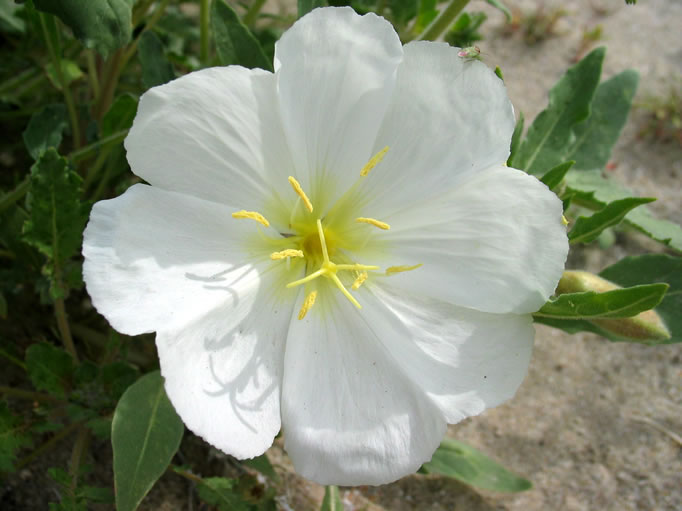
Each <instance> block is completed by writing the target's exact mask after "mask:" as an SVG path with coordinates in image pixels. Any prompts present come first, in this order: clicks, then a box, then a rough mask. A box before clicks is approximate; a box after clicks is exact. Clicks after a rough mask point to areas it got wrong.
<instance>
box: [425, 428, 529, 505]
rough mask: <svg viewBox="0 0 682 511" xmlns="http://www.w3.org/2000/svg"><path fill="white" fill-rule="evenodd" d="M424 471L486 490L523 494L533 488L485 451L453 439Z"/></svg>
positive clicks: (449, 440) (446, 443) (441, 446)
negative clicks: (521, 492)
mask: <svg viewBox="0 0 682 511" xmlns="http://www.w3.org/2000/svg"><path fill="white" fill-rule="evenodd" d="M422 470H423V471H424V472H426V473H430V474H441V475H444V476H447V477H452V478H454V479H457V480H458V481H461V482H463V483H466V484H470V485H471V486H474V487H476V488H484V489H486V490H493V491H500V492H520V491H525V490H528V489H530V488H531V487H532V484H531V483H530V481H528V480H527V479H524V478H523V477H520V476H517V475H516V474H514V473H513V472H510V471H509V470H507V469H506V468H504V467H503V466H502V465H500V464H499V463H497V462H496V461H493V460H492V459H490V458H489V457H487V456H486V455H485V454H483V453H482V452H480V451H478V450H476V449H474V448H473V447H471V446H470V445H467V444H465V443H462V442H458V441H457V440H453V439H450V438H446V439H445V440H443V442H442V443H441V444H440V447H439V448H438V449H437V450H436V452H435V453H433V457H432V458H431V461H429V462H428V463H425V464H424V465H423V466H422Z"/></svg>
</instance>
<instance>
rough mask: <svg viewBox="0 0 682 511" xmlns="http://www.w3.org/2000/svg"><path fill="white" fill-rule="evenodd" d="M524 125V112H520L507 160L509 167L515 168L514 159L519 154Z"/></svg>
mask: <svg viewBox="0 0 682 511" xmlns="http://www.w3.org/2000/svg"><path fill="white" fill-rule="evenodd" d="M524 123H525V119H524V117H523V112H519V120H518V121H516V125H515V126H514V133H512V138H511V146H510V149H509V158H507V165H508V166H510V167H514V159H515V158H516V155H517V154H518V152H519V146H520V145H521V135H523V125H524Z"/></svg>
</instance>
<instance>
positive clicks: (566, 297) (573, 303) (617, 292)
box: [536, 284, 668, 319]
mask: <svg viewBox="0 0 682 511" xmlns="http://www.w3.org/2000/svg"><path fill="white" fill-rule="evenodd" d="M667 290H668V285H667V284H644V285H638V286H633V287H627V288H623V289H614V290H612V291H606V292H604V293H596V292H594V291H586V292H583V293H567V294H562V295H560V296H558V297H557V298H555V299H553V300H550V301H549V302H547V303H546V304H545V305H543V306H542V308H541V309H540V310H539V311H538V312H537V313H536V314H537V315H540V316H545V317H552V318H559V319H594V318H629V317H632V316H636V315H637V314H639V313H640V312H644V311H647V310H649V309H653V308H654V307H656V306H657V305H658V304H659V303H660V302H661V300H662V299H663V296H664V295H665V293H666V291H667Z"/></svg>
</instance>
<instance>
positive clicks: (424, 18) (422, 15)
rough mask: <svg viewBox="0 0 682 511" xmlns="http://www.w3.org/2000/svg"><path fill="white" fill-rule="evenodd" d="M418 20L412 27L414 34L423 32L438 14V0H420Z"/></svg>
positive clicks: (418, 2)
mask: <svg viewBox="0 0 682 511" xmlns="http://www.w3.org/2000/svg"><path fill="white" fill-rule="evenodd" d="M417 4H418V13H419V14H417V21H416V23H415V25H414V27H413V28H412V33H413V34H421V33H422V32H423V31H424V29H425V28H426V27H428V26H429V23H431V22H432V21H433V20H434V19H435V18H436V16H438V9H436V6H437V5H438V0H418V1H417Z"/></svg>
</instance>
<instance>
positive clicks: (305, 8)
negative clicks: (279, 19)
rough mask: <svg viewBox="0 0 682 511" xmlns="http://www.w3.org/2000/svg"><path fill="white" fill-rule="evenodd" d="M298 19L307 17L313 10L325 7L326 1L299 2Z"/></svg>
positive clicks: (308, 0) (310, 0)
mask: <svg viewBox="0 0 682 511" xmlns="http://www.w3.org/2000/svg"><path fill="white" fill-rule="evenodd" d="M297 5H298V17H299V18H301V17H302V16H305V15H306V14H308V13H309V12H310V11H312V10H313V9H316V8H317V7H322V6H324V5H325V0H298V3H297Z"/></svg>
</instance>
